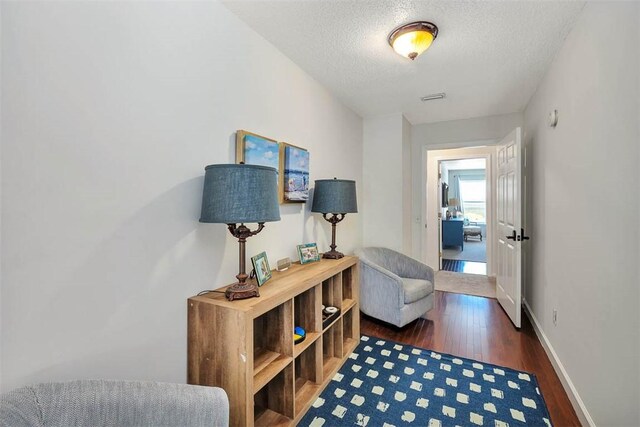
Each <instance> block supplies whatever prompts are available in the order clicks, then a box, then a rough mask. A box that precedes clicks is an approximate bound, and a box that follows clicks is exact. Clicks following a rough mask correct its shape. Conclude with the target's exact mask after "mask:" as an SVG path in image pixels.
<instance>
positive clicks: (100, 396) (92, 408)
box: [0, 380, 229, 427]
mask: <svg viewBox="0 0 640 427" xmlns="http://www.w3.org/2000/svg"><path fill="white" fill-rule="evenodd" d="M227 425H229V400H228V399H227V395H226V393H225V392H224V391H223V390H222V389H221V388H217V387H201V386H195V385H186V384H168V383H157V382H146V381H105V380H85V381H71V382H64V383H49V384H37V385H34V386H28V387H22V388H19V389H16V390H14V391H11V392H9V393H5V394H3V395H1V396H0V426H11V427H26V426H29V427H32V426H92V427H93V426H193V427H195V426H208V427H214V426H215V427H217V426H227Z"/></svg>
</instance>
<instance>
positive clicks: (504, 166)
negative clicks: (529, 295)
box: [496, 128, 523, 328]
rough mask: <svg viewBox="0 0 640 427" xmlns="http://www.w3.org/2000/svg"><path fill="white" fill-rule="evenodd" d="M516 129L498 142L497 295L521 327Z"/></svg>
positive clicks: (519, 175)
mask: <svg viewBox="0 0 640 427" xmlns="http://www.w3.org/2000/svg"><path fill="white" fill-rule="evenodd" d="M521 132H522V131H521V129H520V128H516V129H515V130H514V131H513V132H511V133H509V135H507V136H506V137H505V138H504V139H503V140H502V141H500V144H499V145H498V152H497V162H496V163H497V173H496V180H497V182H496V190H497V191H496V193H497V209H496V211H497V212H496V217H497V218H496V224H497V228H496V231H497V232H496V236H497V239H496V242H497V246H496V248H497V251H496V252H497V263H496V269H497V274H496V285H497V286H496V294H497V298H498V302H499V303H500V305H502V307H503V308H504V311H506V312H507V314H508V315H509V317H510V318H511V321H512V322H513V324H514V325H515V326H516V327H517V328H519V327H520V320H521V305H522V303H521V300H522V298H521V294H522V237H523V228H522V200H523V197H522V194H521V193H522V142H521Z"/></svg>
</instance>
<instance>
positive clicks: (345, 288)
mask: <svg viewBox="0 0 640 427" xmlns="http://www.w3.org/2000/svg"><path fill="white" fill-rule="evenodd" d="M355 274H357V273H356V269H355V268H353V267H351V268H346V269H345V270H344V271H343V272H342V277H341V279H342V280H341V282H342V302H341V305H342V310H344V311H347V310H349V309H350V308H351V307H353V306H354V305H355V302H356V298H357V297H356V295H357V289H356V287H355V286H354V283H355V281H356V277H354V275H355Z"/></svg>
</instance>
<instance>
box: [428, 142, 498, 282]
mask: <svg viewBox="0 0 640 427" xmlns="http://www.w3.org/2000/svg"><path fill="white" fill-rule="evenodd" d="M496 143H497V141H493V140H490V141H482V144H478V145H477V146H474V145H471V144H469V145H467V146H466V147H463V148H456V147H455V146H454V147H446V146H445V147H433V148H432V147H425V149H424V153H423V160H424V163H423V165H424V166H423V167H424V169H423V179H424V181H423V183H424V185H425V192H424V196H423V199H422V209H423V212H424V215H425V224H424V225H425V226H424V228H423V229H422V252H421V255H422V256H421V258H422V259H423V260H424V261H425V262H426V264H427V265H431V266H433V267H434V270H435V269H437V270H443V268H446V266H443V261H442V260H443V258H444V257H443V255H444V254H445V253H444V252H443V249H451V250H453V251H455V250H456V248H455V247H450V246H449V245H445V247H444V248H443V247H442V235H443V233H442V231H443V230H442V228H443V222H442V220H443V219H445V220H446V215H447V214H446V212H447V211H448V210H450V211H452V212H453V211H454V208H456V210H455V212H456V216H457V212H458V210H459V211H460V212H463V211H464V210H467V211H468V212H469V213H471V212H472V211H473V207H472V206H471V204H469V203H467V204H466V206H462V207H461V206H460V205H459V202H460V200H458V204H457V205H456V206H451V207H450V206H448V205H449V199H450V198H454V197H449V196H448V194H447V195H446V197H443V191H442V176H443V173H442V171H441V170H440V166H441V164H442V163H444V162H449V161H463V160H473V159H476V160H475V161H476V162H478V161H477V159H482V160H484V182H485V186H486V190H485V194H484V198H485V200H484V217H485V221H484V224H482V225H481V226H480V228H481V235H482V246H483V247H484V250H483V251H482V252H484V258H483V259H484V260H485V261H484V263H483V264H484V265H482V266H481V267H480V268H481V270H476V271H475V272H474V273H476V274H477V273H480V274H481V275H485V277H486V276H494V275H495V267H494V265H493V264H494V246H495V245H494V242H493V240H494V239H493V237H494V227H495V221H494V220H493V216H494V212H495V206H494V205H495V200H494V199H495V196H494V195H495V185H494V182H493V181H494V179H493V176H494V162H495V153H496V150H495V146H494V144H496ZM448 165H449V166H450V165H451V164H448ZM453 165H455V163H454V164H453ZM446 166H447V164H446V163H445V167H446ZM452 169H453V170H455V168H452ZM444 175H446V177H445V180H449V174H448V172H446V171H445V174H444ZM463 181H464V180H463ZM467 181H468V180H467ZM449 184H450V183H449ZM463 186H464V184H463ZM476 186H477V184H476ZM450 191H452V190H450ZM463 191H464V190H463ZM455 198H458V199H460V198H462V197H461V196H460V197H455ZM467 198H468V199H469V200H468V201H469V202H473V201H474V200H470V199H471V198H472V197H471V196H467ZM444 200H446V206H443V201H444ZM475 201H478V200H475ZM454 204H455V201H454ZM465 208H466V209H465ZM451 215H452V216H453V213H452V214H451ZM460 219H461V220H462V221H463V222H462V223H460V225H458V226H463V227H464V217H461V218H460ZM474 219H476V221H473V222H481V221H477V220H478V219H479V218H477V217H474ZM469 222H472V221H471V220H470V221H469ZM469 225H471V224H469ZM474 234H475V233H474ZM462 240H463V244H464V245H466V244H468V243H469V242H472V241H474V242H475V241H477V242H478V243H479V242H480V238H479V236H467V242H464V234H462ZM470 244H473V243H470ZM458 246H462V244H459V245H458ZM476 246H479V245H476ZM469 248H470V247H469ZM469 248H468V249H469ZM457 252H462V254H464V255H467V254H469V253H470V252H471V251H467V252H466V253H465V252H464V250H463V248H461V247H458V248H457ZM449 254H451V252H449V251H447V255H449ZM444 259H453V260H454V261H466V260H456V259H455V258H444ZM470 262H478V261H470ZM445 272H446V271H445ZM469 272H470V271H469ZM446 273H449V272H446Z"/></svg>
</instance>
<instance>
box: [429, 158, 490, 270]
mask: <svg viewBox="0 0 640 427" xmlns="http://www.w3.org/2000/svg"><path fill="white" fill-rule="evenodd" d="M438 176H439V178H440V187H441V189H442V191H441V199H442V200H441V206H442V207H441V209H442V212H441V213H440V217H441V227H440V229H441V233H440V246H441V248H442V250H441V251H440V258H441V269H442V270H445V271H453V272H458V273H469V274H481V275H486V274H487V160H486V159H485V158H483V157H478V158H470V159H456V160H441V161H439V175H438Z"/></svg>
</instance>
